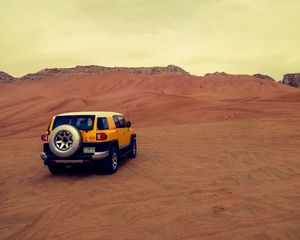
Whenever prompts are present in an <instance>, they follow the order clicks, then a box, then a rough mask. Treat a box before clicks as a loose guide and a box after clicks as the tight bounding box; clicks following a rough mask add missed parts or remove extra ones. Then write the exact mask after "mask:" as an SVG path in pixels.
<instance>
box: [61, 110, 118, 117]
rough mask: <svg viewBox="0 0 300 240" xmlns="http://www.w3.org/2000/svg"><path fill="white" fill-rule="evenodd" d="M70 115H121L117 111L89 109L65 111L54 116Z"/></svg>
mask: <svg viewBox="0 0 300 240" xmlns="http://www.w3.org/2000/svg"><path fill="white" fill-rule="evenodd" d="M72 115H77V116H78V115H96V116H97V117H111V116H113V115H122V116H123V114H121V113H117V112H97V111H95V112H94V111H89V112H67V113H61V114H58V115H56V116H72Z"/></svg>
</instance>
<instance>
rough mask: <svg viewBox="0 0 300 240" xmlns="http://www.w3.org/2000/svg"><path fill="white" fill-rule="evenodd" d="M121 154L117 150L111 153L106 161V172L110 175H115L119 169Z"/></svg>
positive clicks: (113, 149) (112, 150)
mask: <svg viewBox="0 0 300 240" xmlns="http://www.w3.org/2000/svg"><path fill="white" fill-rule="evenodd" d="M119 160H120V157H119V152H118V150H117V149H116V148H112V149H111V150H110V151H109V156H108V157H107V158H106V159H105V170H106V172H107V173H108V174H114V173H116V172H117V171H118V168H119Z"/></svg>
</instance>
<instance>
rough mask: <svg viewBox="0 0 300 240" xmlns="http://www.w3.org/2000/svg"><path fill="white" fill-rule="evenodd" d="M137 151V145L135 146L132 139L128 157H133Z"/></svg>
mask: <svg viewBox="0 0 300 240" xmlns="http://www.w3.org/2000/svg"><path fill="white" fill-rule="evenodd" d="M136 153H137V146H136V140H135V139H132V140H131V143H130V151H129V154H128V157H130V158H135V157H136Z"/></svg>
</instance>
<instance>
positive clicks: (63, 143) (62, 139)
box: [54, 130, 73, 151]
mask: <svg viewBox="0 0 300 240" xmlns="http://www.w3.org/2000/svg"><path fill="white" fill-rule="evenodd" d="M54 142H55V146H56V148H57V149H59V150H61V151H67V150H68V149H69V148H70V147H71V146H72V144H73V136H72V134H71V133H70V132H69V131H66V130H62V131H60V132H58V133H57V134H56V136H55V139H54Z"/></svg>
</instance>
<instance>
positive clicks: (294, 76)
mask: <svg viewBox="0 0 300 240" xmlns="http://www.w3.org/2000/svg"><path fill="white" fill-rule="evenodd" d="M282 83H283V84H287V85H290V86H292V87H297V88H300V73H288V74H285V75H284V76H283V80H282Z"/></svg>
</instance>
